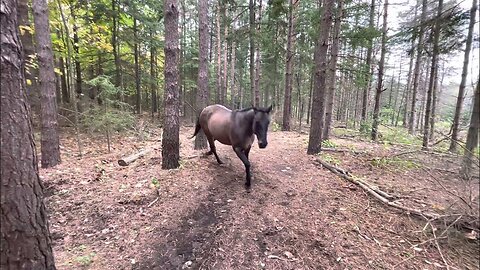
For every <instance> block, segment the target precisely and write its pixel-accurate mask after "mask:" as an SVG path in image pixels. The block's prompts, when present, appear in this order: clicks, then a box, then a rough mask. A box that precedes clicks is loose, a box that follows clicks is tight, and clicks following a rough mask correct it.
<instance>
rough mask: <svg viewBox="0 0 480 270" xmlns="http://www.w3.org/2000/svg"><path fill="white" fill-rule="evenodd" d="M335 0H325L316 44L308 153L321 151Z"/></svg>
mask: <svg viewBox="0 0 480 270" xmlns="http://www.w3.org/2000/svg"><path fill="white" fill-rule="evenodd" d="M332 9H333V0H324V6H323V16H322V20H321V22H320V32H319V38H318V41H317V44H316V46H315V57H314V61H315V86H314V87H315V88H314V91H313V101H312V113H311V120H312V123H311V125H310V134H309V139H308V150H307V154H310V155H313V154H317V153H319V152H320V151H321V147H322V130H323V118H324V111H323V110H324V104H325V80H326V78H327V50H328V35H329V33H330V26H331V24H332Z"/></svg>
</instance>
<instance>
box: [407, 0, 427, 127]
mask: <svg viewBox="0 0 480 270" xmlns="http://www.w3.org/2000/svg"><path fill="white" fill-rule="evenodd" d="M426 18H427V0H422V14H421V19H420V31H419V33H418V44H417V58H416V60H415V71H414V76H413V90H412V101H411V104H412V105H411V108H410V118H409V121H408V132H409V133H410V134H414V133H415V114H416V112H417V110H416V106H417V92H418V84H419V81H420V66H421V65H422V55H423V46H424V44H423V36H424V32H425V21H426Z"/></svg>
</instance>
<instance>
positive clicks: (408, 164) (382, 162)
mask: <svg viewBox="0 0 480 270" xmlns="http://www.w3.org/2000/svg"><path fill="white" fill-rule="evenodd" d="M371 164H372V165H373V166H375V167H377V168H387V167H394V168H396V169H403V170H411V169H418V168H420V165H419V164H418V163H416V162H413V161H411V160H407V159H401V158H397V157H393V158H375V159H373V160H372V161H371Z"/></svg>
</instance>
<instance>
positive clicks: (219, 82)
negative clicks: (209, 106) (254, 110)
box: [215, 2, 223, 104]
mask: <svg viewBox="0 0 480 270" xmlns="http://www.w3.org/2000/svg"><path fill="white" fill-rule="evenodd" d="M220 5H221V4H220V2H218V9H217V66H216V68H217V88H216V89H217V91H216V93H215V103H219V104H222V103H223V100H222V39H221V24H220V16H221V14H222V13H221V9H222V8H221V6H220Z"/></svg>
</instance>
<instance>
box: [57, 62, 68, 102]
mask: <svg viewBox="0 0 480 270" xmlns="http://www.w3.org/2000/svg"><path fill="white" fill-rule="evenodd" d="M58 66H59V67H58V68H59V69H60V71H61V72H62V74H61V75H60V84H61V88H62V102H63V103H70V91H69V88H68V84H67V68H66V67H65V61H64V60H63V57H59V60H58Z"/></svg>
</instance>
